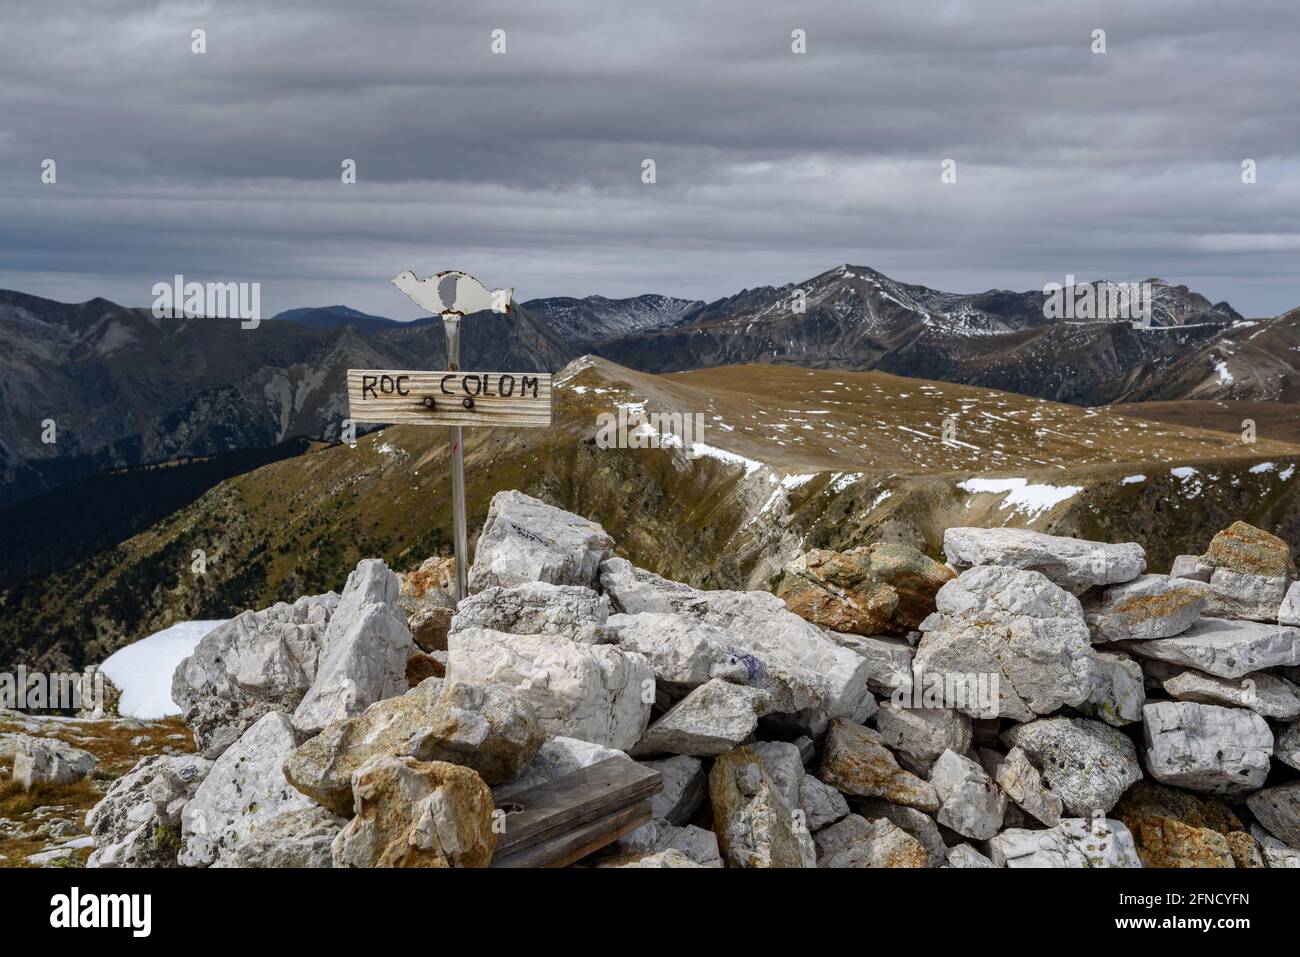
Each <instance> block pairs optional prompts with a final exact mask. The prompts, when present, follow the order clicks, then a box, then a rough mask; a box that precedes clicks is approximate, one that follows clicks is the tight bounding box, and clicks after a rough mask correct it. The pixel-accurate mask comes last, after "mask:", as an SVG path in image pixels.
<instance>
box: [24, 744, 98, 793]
mask: <svg viewBox="0 0 1300 957" xmlns="http://www.w3.org/2000/svg"><path fill="white" fill-rule="evenodd" d="M97 763H98V762H96V760H95V756H94V755H93V754H91V753H90V752H89V751H83V750H82V749H81V748H74V747H73V746H72V745H70V744H68V743H67V742H66V741H60V740H59V739H58V738H39V737H35V736H34V735H29V734H16V735H14V763H13V768H12V770H11V771H10V774H11V777H12V780H13V782H14V783H15V784H18V785H21V786H22V789H23V790H24V791H30V790H31V789H32V788H34V787H36V786H37V785H39V784H74V783H76V782H77V781H80V780H82V779H83V778H85V777H87V776H88V775H89V774H90V773H91V772H92V771H94V770H95V765H96V764H97Z"/></svg>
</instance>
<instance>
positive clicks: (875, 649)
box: [822, 628, 916, 695]
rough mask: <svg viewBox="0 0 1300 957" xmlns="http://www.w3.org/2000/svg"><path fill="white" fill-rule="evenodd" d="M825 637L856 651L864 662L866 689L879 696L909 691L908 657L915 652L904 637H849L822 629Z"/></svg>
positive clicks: (909, 661) (910, 685)
mask: <svg viewBox="0 0 1300 957" xmlns="http://www.w3.org/2000/svg"><path fill="white" fill-rule="evenodd" d="M822 631H823V633H824V634H825V635H826V637H828V638H830V639H831V641H833V642H835V643H836V644H837V645H843V646H844V647H845V648H848V649H850V650H852V651H856V652H857V653H858V654H859V655H861V656H862V657H863V658H864V659H866V662H867V687H868V688H870V689H871V691H872V692H874V693H875V694H879V695H891V694H893V693H894V692H896V691H898V692H904V693H906V692H910V691H911V689H912V658H913V656H914V655H915V654H916V649H915V648H913V647H912V646H911V644H909V643H908V642H907V640H906V639H904V638H891V637H888V636H885V635H876V636H867V635H850V634H846V633H845V632H840V631H831V630H830V629H829V628H823V629H822Z"/></svg>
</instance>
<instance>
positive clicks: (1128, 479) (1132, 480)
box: [1119, 475, 1147, 485]
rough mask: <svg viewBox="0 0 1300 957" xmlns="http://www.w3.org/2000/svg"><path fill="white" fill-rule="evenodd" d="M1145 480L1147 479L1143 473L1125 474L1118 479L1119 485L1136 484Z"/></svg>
mask: <svg viewBox="0 0 1300 957" xmlns="http://www.w3.org/2000/svg"><path fill="white" fill-rule="evenodd" d="M1146 480H1147V477H1146V476H1145V475H1126V476H1124V477H1123V478H1122V479H1120V480H1119V484H1120V485H1137V484H1138V483H1139V482H1145V481H1146Z"/></svg>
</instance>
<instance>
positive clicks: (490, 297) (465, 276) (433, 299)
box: [393, 269, 515, 316]
mask: <svg viewBox="0 0 1300 957" xmlns="http://www.w3.org/2000/svg"><path fill="white" fill-rule="evenodd" d="M393 285H394V286H396V287H397V288H398V289H400V290H402V292H404V293H406V294H407V295H408V296H410V297H411V299H412V300H413V301H414V302H415V304H416V305H418V306H419V307H420V308H421V309H424V310H426V311H428V312H433V313H439V314H441V315H444V316H446V315H460V316H467V315H469V314H470V313H472V312H483V311H485V310H488V309H491V310H492V311H493V312H500V313H507V312H509V311H510V299H511V297H512V296H513V295H514V292H515V290H514V287H513V286H512V287H511V288H509V289H488V288H487V287H486V286H484V285H483V284H482V283H481V282H479V281H478V280H477V279H475V278H474V277H473V276H471V275H470V274H469V273H467V272H461V271H460V270H459V269H448V270H446V271H445V272H440V273H438V274H437V275H434V276H430V277H429V278H428V279H417V278H415V273H413V272H411V270H409V269H405V270H403V271H402V272H400V273H398V274H397V276H396V277H395V278H394V279H393Z"/></svg>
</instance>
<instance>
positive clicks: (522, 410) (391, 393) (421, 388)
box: [348, 369, 551, 428]
mask: <svg viewBox="0 0 1300 957" xmlns="http://www.w3.org/2000/svg"><path fill="white" fill-rule="evenodd" d="M348 414H349V416H350V417H351V418H352V420H353V421H354V422H382V423H387V424H394V425H396V424H408V425H468V426H498V425H506V426H520V427H525V428H541V427H545V426H548V425H550V424H551V375H550V373H549V372H428V371H424V372H421V371H412V370H402V369H349V370H348Z"/></svg>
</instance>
